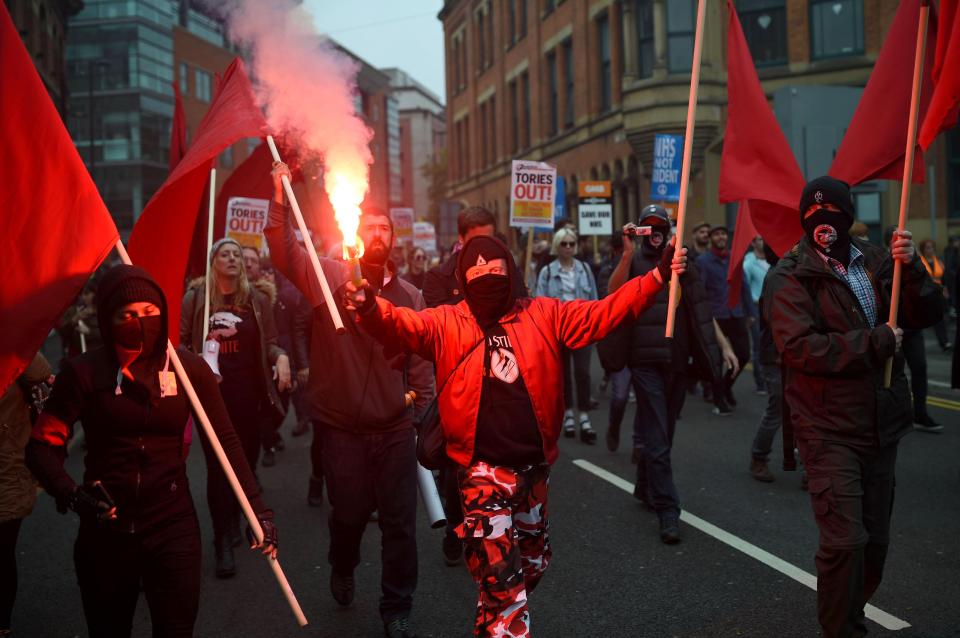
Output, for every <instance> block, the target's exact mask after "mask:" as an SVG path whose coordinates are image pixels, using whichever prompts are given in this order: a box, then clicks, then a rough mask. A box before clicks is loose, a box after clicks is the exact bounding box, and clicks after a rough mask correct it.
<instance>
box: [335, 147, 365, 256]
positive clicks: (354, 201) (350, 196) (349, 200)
mask: <svg viewBox="0 0 960 638" xmlns="http://www.w3.org/2000/svg"><path fill="white" fill-rule="evenodd" d="M331 168H332V169H333V170H332V171H331V172H329V173H327V180H326V190H327V196H328V197H329V198H330V203H331V204H332V205H333V214H334V217H335V218H336V220H337V226H339V227H340V232H341V233H342V234H343V258H344V259H351V258H354V257H360V256H361V255H362V254H363V247H362V246H359V245H358V244H359V239H358V237H357V229H358V228H359V227H360V204H361V203H362V202H363V198H364V196H365V195H366V193H367V179H366V173H367V170H366V166H363V167H361V170H360V171H357V172H351V171H346V170H337V169H336V168H335V167H331Z"/></svg>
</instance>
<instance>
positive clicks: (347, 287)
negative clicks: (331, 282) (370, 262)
mask: <svg viewBox="0 0 960 638" xmlns="http://www.w3.org/2000/svg"><path fill="white" fill-rule="evenodd" d="M344 299H345V301H344V305H345V306H346V308H347V310H356V311H357V312H359V313H360V314H366V313H368V312H370V311H371V310H373V308H374V307H375V306H376V305H377V303H376V299H377V295H376V294H375V292H374V290H373V286H371V285H370V282H368V281H367V280H366V279H364V280H363V281H362V282H361V283H360V285H359V286H357V285H356V284H354V283H353V282H352V281H348V282H347V283H346V284H344Z"/></svg>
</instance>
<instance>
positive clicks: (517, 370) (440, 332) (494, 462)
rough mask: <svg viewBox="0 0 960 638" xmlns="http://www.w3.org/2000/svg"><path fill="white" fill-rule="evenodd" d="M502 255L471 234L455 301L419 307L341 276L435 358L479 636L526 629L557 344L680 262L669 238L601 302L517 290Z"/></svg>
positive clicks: (539, 544)
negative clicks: (399, 303) (647, 266)
mask: <svg viewBox="0 0 960 638" xmlns="http://www.w3.org/2000/svg"><path fill="white" fill-rule="evenodd" d="M510 259H511V257H510V251H509V250H508V249H507V247H506V246H505V245H504V244H503V243H502V242H501V241H499V240H498V239H496V238H493V237H485V236H481V237H474V238H473V239H471V240H470V241H468V242H467V243H466V245H465V246H464V247H463V250H462V251H461V253H460V257H459V261H458V264H457V276H458V277H459V279H460V281H461V282H463V283H464V286H463V287H464V290H465V300H464V301H462V302H460V303H459V304H457V305H456V306H439V307H437V308H429V309H426V310H422V311H419V312H417V311H414V310H412V309H409V308H399V307H396V306H394V305H392V304H391V303H390V302H388V301H386V300H385V299H382V298H379V297H376V296H375V295H373V294H370V290H367V291H366V295H359V294H358V291H357V288H356V287H355V286H353V285H352V284H349V283H348V284H347V306H348V308H351V309H357V310H358V315H359V318H360V321H361V323H362V324H363V326H364V328H365V329H366V330H367V331H368V332H369V333H370V334H372V335H374V336H375V337H376V338H377V339H379V340H380V341H382V342H383V343H384V344H385V345H386V346H387V347H393V348H397V349H401V350H407V351H410V352H413V353H415V354H418V355H420V356H421V357H423V358H425V359H429V360H431V361H433V362H435V363H436V375H437V379H438V381H442V380H444V379H447V378H448V377H449V381H448V382H447V383H446V385H445V386H444V387H443V388H442V392H441V394H440V396H439V408H440V419H441V422H442V423H443V433H444V437H445V439H446V442H447V455H448V456H449V458H450V459H451V460H452V461H454V462H455V463H456V464H457V465H458V466H459V483H460V496H461V503H462V506H463V511H464V521H463V524H462V525H461V526H460V527H459V528H458V529H457V533H458V535H459V536H460V537H461V538H462V539H463V542H464V555H465V558H466V562H467V566H468V567H469V569H470V573H471V574H472V575H473V579H474V581H475V582H476V583H477V586H478V588H479V601H478V604H477V617H476V625H475V632H476V635H477V636H528V635H529V633H530V614H529V611H528V608H527V593H528V592H530V591H532V590H533V589H534V588H535V587H536V585H537V583H538V582H539V581H540V578H541V577H542V575H543V572H544V570H545V569H546V568H547V564H548V563H549V562H550V556H551V549H550V540H549V538H548V536H547V485H548V479H549V474H550V464H552V463H553V462H554V461H556V459H557V454H558V452H557V439H558V438H559V436H560V425H561V421H562V419H563V411H564V405H563V392H562V390H558V389H562V388H563V377H562V374H563V364H562V359H561V356H562V352H563V349H564V348H582V347H585V346H587V345H589V344H591V343H593V342H595V341H597V340H599V339H602V338H603V337H604V336H605V335H607V334H608V333H609V332H610V331H612V330H613V329H614V328H616V327H617V326H618V325H619V324H620V323H621V322H623V321H627V320H632V319H636V317H637V316H639V315H640V314H641V313H642V312H643V311H644V310H646V309H647V308H648V307H649V306H650V305H651V304H653V302H654V298H655V296H656V294H657V293H658V292H659V291H660V289H661V288H662V287H663V282H664V281H666V280H667V278H668V277H669V276H670V271H671V267H672V268H673V269H674V270H676V271H678V272H681V273H682V272H683V271H684V269H685V266H686V249H683V250H682V252H681V254H679V255H677V256H676V257H674V250H673V245H672V244H671V246H670V247H669V249H668V250H666V251H664V256H663V258H662V260H661V261H660V263H659V265H658V266H657V267H656V268H654V269H653V270H651V271H650V272H649V273H647V274H646V275H644V276H642V277H637V278H635V279H633V280H631V281H629V282H627V283H626V284H624V285H623V286H622V287H621V288H620V289H619V290H617V292H615V293H614V294H612V295H610V296H608V297H606V298H605V299H603V300H602V301H584V300H576V301H569V302H562V301H560V300H558V299H553V298H548V297H537V298H524V299H517V298H516V297H515V295H514V293H513V292H512V291H513V281H512V277H513V276H514V275H513V273H514V269H513V268H510V267H508V265H509V263H510V262H509V260H510ZM475 346H477V347H475ZM479 346H483V347H479ZM458 366H459V369H457V367H458ZM451 372H453V373H454V374H452V375H451Z"/></svg>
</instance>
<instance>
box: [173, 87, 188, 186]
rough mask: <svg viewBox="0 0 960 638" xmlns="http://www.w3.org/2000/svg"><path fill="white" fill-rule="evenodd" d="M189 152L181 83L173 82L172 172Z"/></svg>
mask: <svg viewBox="0 0 960 638" xmlns="http://www.w3.org/2000/svg"><path fill="white" fill-rule="evenodd" d="M186 154H187V118H186V116H185V115H184V114H183V98H182V97H181V96H180V85H178V84H177V83H176V82H174V83H173V127H172V128H171V129H170V172H171V173H172V172H173V169H175V168H176V167H177V164H179V163H180V160H182V159H183V156H184V155H186Z"/></svg>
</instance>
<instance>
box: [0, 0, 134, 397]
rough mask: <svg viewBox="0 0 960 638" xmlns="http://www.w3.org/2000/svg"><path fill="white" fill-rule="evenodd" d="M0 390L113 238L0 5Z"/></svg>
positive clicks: (87, 176) (107, 217) (16, 372)
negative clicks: (0, 259)
mask: <svg viewBox="0 0 960 638" xmlns="http://www.w3.org/2000/svg"><path fill="white" fill-rule="evenodd" d="M0 69H3V73H2V74H0V93H2V95H3V99H2V100H0V139H2V140H3V142H2V143H0V166H3V170H2V171H0V209H2V210H3V214H2V215H0V242H2V243H3V245H4V246H5V247H4V248H3V249H2V253H3V264H4V269H3V274H4V277H3V285H2V286H0V326H2V329H0V391H3V390H5V389H6V388H7V386H8V385H9V384H10V383H11V382H12V381H13V380H14V379H15V378H16V377H17V376H18V375H19V374H20V373H21V372H22V371H23V369H24V368H25V367H26V365H27V364H28V363H30V360H31V359H33V355H34V354H35V353H36V352H37V350H39V349H40V346H41V345H42V344H43V340H44V339H45V338H46V337H47V334H48V333H49V332H50V328H52V327H53V325H54V324H55V323H56V321H57V320H58V319H59V318H60V316H61V315H62V314H63V313H64V311H65V310H66V309H67V306H69V305H70V302H71V301H73V299H74V298H75V297H76V296H77V295H78V294H79V293H80V289H81V288H83V285H84V283H85V282H86V281H87V278H89V277H90V274H91V273H92V272H93V271H94V270H96V268H97V266H99V265H100V262H102V261H103V259H104V258H105V257H106V256H107V255H108V254H109V253H110V250H111V249H112V248H113V246H114V244H115V243H116V242H117V240H118V239H119V235H118V234H117V227H116V226H115V225H114V223H113V219H112V218H111V217H110V213H109V212H108V211H107V208H106V206H104V203H103V200H102V199H101V198H100V194H99V193H98V192H97V187H96V186H95V185H94V183H93V180H92V179H90V174H89V172H87V169H86V167H85V166H84V165H83V161H82V160H81V159H80V155H79V154H78V153H77V149H76V147H75V146H74V144H73V140H71V139H70V134H69V133H67V130H66V128H64V126H63V121H62V120H61V119H60V114H59V113H57V109H56V108H55V107H54V105H53V102H52V101H51V100H50V96H49V94H48V93H47V90H46V88H44V86H43V82H41V80H40V77H39V76H38V75H37V71H36V69H34V66H33V62H32V60H31V59H30V55H29V54H28V53H27V50H26V49H25V48H24V46H23V42H22V41H21V40H20V34H19V33H18V32H17V29H16V27H15V26H14V25H13V21H12V20H11V19H10V15H9V14H8V13H7V9H6V7H4V8H2V9H0Z"/></svg>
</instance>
